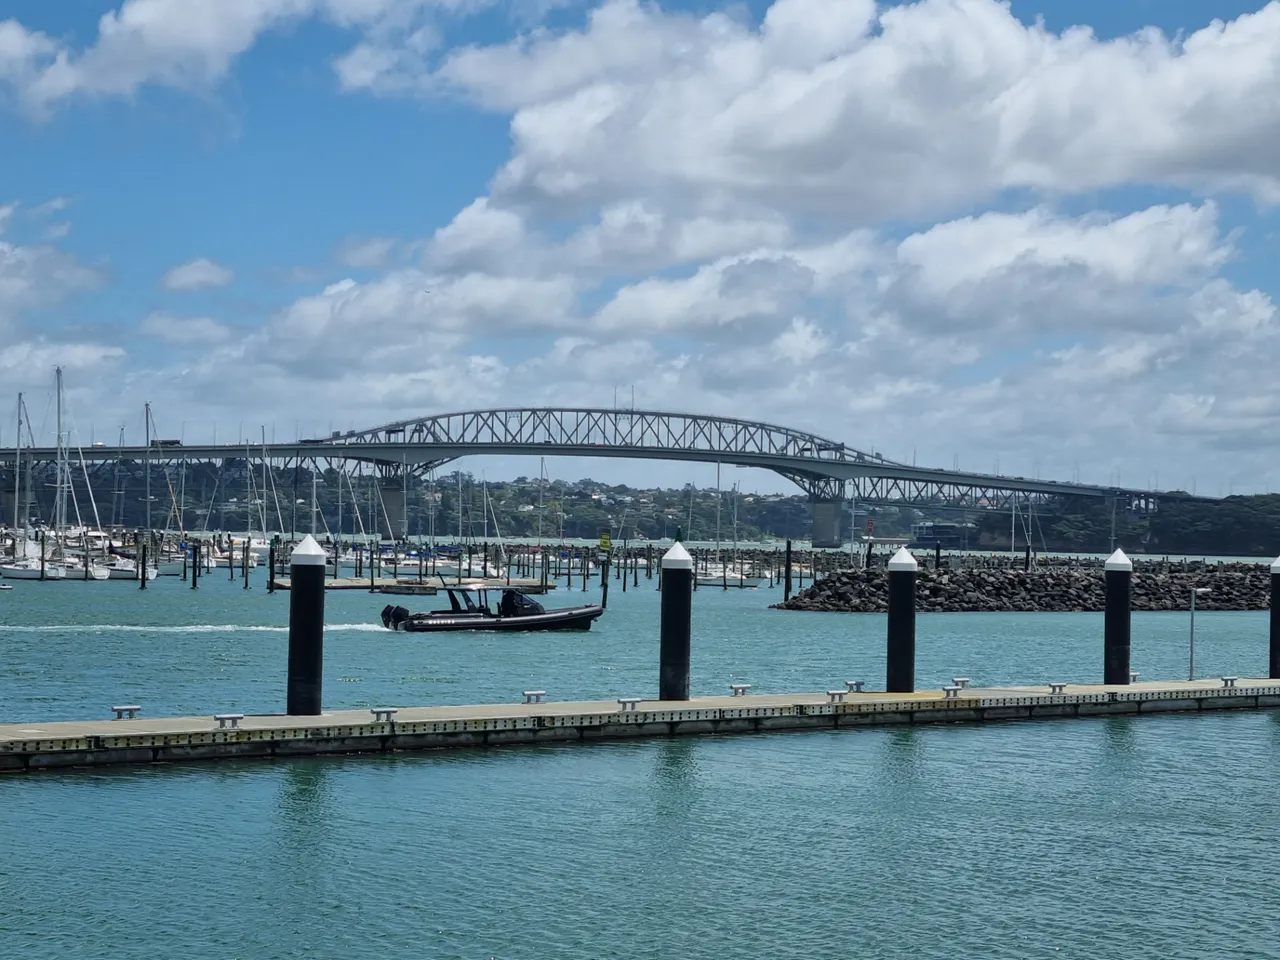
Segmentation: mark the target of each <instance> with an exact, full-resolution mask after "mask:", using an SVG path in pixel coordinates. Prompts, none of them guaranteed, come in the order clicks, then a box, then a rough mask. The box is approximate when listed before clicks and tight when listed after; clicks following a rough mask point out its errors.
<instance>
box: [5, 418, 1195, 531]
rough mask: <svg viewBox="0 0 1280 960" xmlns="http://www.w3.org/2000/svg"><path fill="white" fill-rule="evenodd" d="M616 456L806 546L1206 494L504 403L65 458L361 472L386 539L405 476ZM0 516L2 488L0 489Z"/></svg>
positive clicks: (798, 436) (764, 428)
mask: <svg viewBox="0 0 1280 960" xmlns="http://www.w3.org/2000/svg"><path fill="white" fill-rule="evenodd" d="M57 454H58V452H57V450H56V449H55V448H52V447H23V448H21V450H14V448H12V447H9V448H4V449H0V466H5V467H7V470H6V472H9V473H11V472H12V465H13V463H14V460H15V457H17V456H20V457H21V461H22V462H23V463H24V464H29V463H36V462H53V461H54V460H55V459H56V458H57ZM478 455H495V456H534V457H549V456H563V457H626V458H631V459H641V460H691V461H696V462H700V463H720V464H725V465H731V466H742V467H758V468H761V469H765V470H772V471H774V472H775V473H778V474H781V475H782V476H784V477H786V478H787V479H788V480H791V481H792V482H793V483H795V484H796V486H798V487H799V488H800V489H801V490H803V491H804V492H805V493H806V494H807V495H808V498H809V503H810V508H811V510H812V516H813V542H814V545H815V546H836V545H838V540H839V530H840V517H841V511H842V510H844V509H845V508H846V505H847V504H849V503H850V502H851V501H854V502H857V503H866V504H901V505H930V506H935V507H953V508H966V507H972V508H986V509H1009V508H1010V507H1011V506H1014V505H1017V506H1020V507H1021V506H1028V505H1030V506H1033V507H1034V505H1035V504H1037V503H1043V502H1045V501H1048V500H1051V499H1055V498H1059V497H1087V498H1093V499H1102V500H1105V501H1109V502H1110V503H1111V505H1112V507H1113V509H1114V508H1115V506H1116V504H1119V505H1120V507H1121V508H1122V509H1149V508H1151V507H1152V506H1154V504H1156V503H1157V502H1158V501H1161V500H1166V501H1167V500H1188V499H1209V498H1204V497H1192V496H1191V495H1189V494H1186V493H1181V492H1176V493H1169V492H1166V493H1160V492H1154V491H1151V490H1133V489H1125V488H1121V487H1111V486H1093V485H1090V484H1083V483H1066V482H1059V481H1052V480H1040V479H1028V478H1025V477H1009V476H997V475H992V474H983V473H968V472H963V471H959V470H943V469H935V468H932V467H917V466H914V465H911V464H904V463H898V462H895V461H893V460H889V459H886V458H885V457H881V456H880V455H879V454H877V453H868V452H865V451H862V450H857V449H854V448H852V447H850V446H847V445H846V444H844V443H842V442H840V441H837V440H830V439H827V438H825V437H819V436H815V435H814V434H812V433H807V432H805V431H802V430H794V429H791V428H789V427H782V426H777V425H775V424H769V423H758V422H755V421H751V420H740V419H734V418H729V417H714V416H702V415H698V414H691V413H671V412H661V411H654V410H632V409H622V410H619V409H589V408H565V409H552V408H544V407H537V408H532V407H530V408H516V409H503V410H472V411H467V412H463V413H444V414H438V415H435V416H427V417H422V418H419V419H416V420H402V421H399V422H397V423H389V424H384V425H383V426H379V427H373V428H371V429H368V430H348V431H345V432H342V431H338V432H334V433H332V434H331V435H330V436H327V437H323V438H316V439H309V440H298V441H294V442H291V443H270V444H266V443H252V442H241V443H235V444H192V445H183V444H179V443H177V442H175V441H171V440H164V439H154V440H151V441H150V442H149V443H148V444H146V445H143V446H110V447H108V446H100V445H94V446H91V447H83V448H80V447H77V448H75V450H74V452H73V453H72V456H73V457H74V459H76V460H77V461H78V460H79V459H80V458H81V457H83V458H84V459H85V460H86V461H99V462H104V461H106V462H109V461H114V460H121V461H131V462H135V463H136V462H143V463H146V464H150V465H161V464H165V465H172V464H177V463H181V462H183V461H186V462H188V463H190V462H201V461H203V462H224V463H225V462H227V461H233V460H234V461H245V460H249V461H251V462H253V463H255V464H256V463H261V462H263V461H266V462H270V463H273V464H277V465H284V466H286V467H287V466H289V465H292V464H303V463H309V464H313V465H316V466H321V465H322V466H330V465H333V464H335V463H351V462H355V463H362V464H370V465H372V466H373V467H374V468H375V469H376V470H377V473H378V476H379V478H380V487H381V493H382V498H383V503H384V508H385V512H386V522H387V526H388V528H389V531H390V532H393V533H394V532H398V531H399V530H400V528H401V527H402V526H403V523H404V517H405V499H404V498H405V494H404V489H405V487H404V478H405V474H406V472H408V473H411V474H420V475H425V474H426V473H427V472H429V471H431V470H435V469H438V468H439V467H441V466H443V465H445V464H448V463H450V462H452V461H455V460H459V459H461V458H463V457H467V456H478ZM6 488H7V490H8V491H9V492H8V493H7V499H8V506H9V510H11V509H12V499H13V493H12V489H13V485H12V484H11V483H10V484H6ZM6 515H7V514H6Z"/></svg>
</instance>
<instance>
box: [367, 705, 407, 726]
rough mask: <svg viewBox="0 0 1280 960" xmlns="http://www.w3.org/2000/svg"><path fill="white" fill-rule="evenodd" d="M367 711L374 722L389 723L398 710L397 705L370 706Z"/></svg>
mask: <svg viewBox="0 0 1280 960" xmlns="http://www.w3.org/2000/svg"><path fill="white" fill-rule="evenodd" d="M369 712H370V713H372V714H373V722H374V723H391V722H393V720H394V718H395V715H396V714H397V713H399V712H400V710H399V708H398V707H370V708H369Z"/></svg>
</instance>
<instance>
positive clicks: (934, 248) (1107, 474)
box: [0, 0, 1280, 494]
mask: <svg viewBox="0 0 1280 960" xmlns="http://www.w3.org/2000/svg"><path fill="white" fill-rule="evenodd" d="M3 18H7V19H3ZM1215 18H1217V19H1215ZM1278 201H1280V0H1277V2H1271V3H1268V4H1265V5H1262V4H1261V3H1260V0H1252V2H1250V0H1123V2H1116V0H1072V2H1071V3H1067V2H1064V0H1013V2H1012V3H1011V4H1010V3H997V2H995V0H919V2H915V3H902V4H894V3H875V2H873V0H774V2H772V3H770V2H768V0H747V2H737V3H722V2H718V0H662V2H651V3H650V2H639V0H603V2H599V0H592V2H580V0H124V2H121V0H64V2H60V3H56V4H54V3H49V2H48V0H4V3H3V5H2V6H0V417H2V418H3V420H0V440H2V441H3V443H5V444H6V445H7V444H10V443H12V437H13V433H14V426H13V419H12V413H11V412H10V413H5V412H4V411H6V410H7V411H12V409H13V405H14V398H15V397H16V394H17V392H18V391H19V390H25V391H27V392H28V406H29V408H30V410H31V414H32V416H33V419H34V420H35V421H36V424H35V426H36V429H37V432H40V431H43V434H44V437H45V438H46V439H47V438H48V437H49V436H51V433H52V427H51V425H50V417H49V409H50V408H49V398H50V394H51V385H52V377H53V373H52V371H53V366H54V365H55V364H61V365H62V366H63V367H64V368H65V370H66V376H67V381H68V387H69V394H70V402H71V409H72V413H73V416H74V419H75V424H76V428H77V430H78V432H79V435H80V436H81V437H82V438H83V439H84V440H85V441H87V440H88V439H90V438H91V437H92V438H96V439H109V440H114V439H115V437H116V436H117V434H118V432H119V430H120V428H121V427H124V428H125V430H126V438H127V439H130V438H131V439H134V440H137V439H139V438H140V437H141V430H142V407H143V403H144V402H145V401H150V402H151V403H152V404H153V407H154V409H155V417H156V420H157V422H158V424H159V427H160V432H161V433H162V434H166V435H175V436H176V435H178V434H181V435H182V436H184V437H185V438H187V439H188V440H189V441H194V440H210V439H212V438H213V436H214V432H215V430H216V431H217V437H218V439H219V440H232V439H235V438H236V437H237V436H246V435H252V436H254V437H257V436H259V435H260V432H261V430H262V428H263V427H265V429H266V432H267V434H268V436H269V438H270V437H271V436H274V437H276V438H277V439H292V438H293V437H294V436H296V435H299V434H300V435H303V436H306V435H316V434H322V433H324V432H326V431H328V430H329V429H349V428H358V427H361V426H372V425H375V424H377V423H381V422H385V421H389V420H395V419H401V418H407V417H412V416H416V415H420V414H427V413H435V412H444V411H449V410H463V409H472V408H480V407H491V406H521V405H564V406H592V405H600V406H606V407H607V406H612V405H613V403H614V401H615V396H616V397H617V399H618V402H619V403H623V404H630V403H631V397H632V391H633V390H634V396H635V403H636V406H638V407H644V408H657V409H681V410H689V411H695V412H707V413H720V414H730V415H734V416H742V417H747V418H752V419H761V420H767V421H771V422H776V423H782V424H786V425H791V426H797V427H803V428H807V429H811V430H813V431H815V432H817V433H820V434H823V435H826V436H830V437H833V438H835V439H839V440H843V441H845V442H847V443H850V444H852V445H854V446H859V447H862V448H864V449H869V450H870V449H874V450H877V451H879V452H881V453H883V454H884V455H885V456H889V457H895V458H898V459H903V460H908V461H909V460H911V459H912V458H913V457H914V458H915V459H916V461H917V462H918V463H920V464H929V465H938V466H954V465H957V464H958V465H959V466H960V467H962V468H966V469H972V470H982V471H988V470H994V469H996V467H997V464H998V465H999V469H1000V471H1001V472H1004V473H1010V474H1022V475H1026V476H1031V475H1033V474H1038V475H1040V476H1044V477H1054V478H1059V479H1075V478H1079V479H1081V480H1084V481H1093V482H1104V483H1105V482H1109V481H1110V482H1116V481H1118V482H1121V483H1123V484H1125V485H1127V486H1138V487H1147V486H1152V485H1156V486H1159V487H1166V488H1167V487H1184V488H1191V487H1192V486H1193V485H1194V486H1195V487H1196V489H1197V490H1198V491H1199V492H1201V493H1212V494H1218V493H1227V492H1228V491H1234V492H1237V493H1239V492H1253V491H1257V490H1271V489H1276V488H1280V469H1274V467H1275V459H1276V455H1277V452H1278V450H1280V431H1278V430H1277V428H1276V423H1277V415H1278V414H1280V384H1277V379H1276V375H1275V371H1276V366H1277V364H1276V361H1277V359H1278V357H1280V350H1278V346H1280V336H1278V331H1280V318H1278V317H1277V311H1276V306H1275V303H1274V298H1275V295H1276V293H1277V288H1278V283H1280V281H1278V280H1277V277H1276V272H1275V269H1274V264H1275V262H1276V254H1277V252H1278V246H1280V245H1278V243H1277V236H1276V229H1277V216H1276V204H1277V202H1278ZM471 466H473V467H474V466H479V464H472V465H471ZM549 467H550V468H551V470H552V472H553V474H556V475H568V476H572V477H577V476H583V475H586V474H593V475H595V476H598V477H605V478H610V479H613V478H622V477H624V476H625V477H630V478H632V479H637V480H647V479H652V480H658V481H661V482H673V483H678V482H682V481H683V480H696V481H699V482H702V481H704V480H705V479H706V471H705V470H699V469H698V468H696V467H691V466H688V465H667V466H665V467H660V466H656V465H648V466H632V467H629V468H628V467H625V466H623V465H621V464H614V463H611V462H605V463H596V464H581V463H570V464H565V463H561V464H559V465H556V464H549ZM486 470H487V471H488V472H489V473H490V475H494V476H496V475H511V474H515V473H536V471H537V465H536V464H534V465H533V466H532V468H531V467H530V465H529V464H528V463H524V462H515V463H506V464H504V463H501V462H498V463H489V464H488V465H487V466H486ZM733 479H742V480H743V483H744V486H746V487H748V488H751V487H755V488H759V489H767V488H777V489H785V488H786V487H787V484H786V483H785V481H777V480H771V479H770V478H769V477H768V476H767V475H761V476H755V475H753V476H751V477H750V478H746V477H735V478H733Z"/></svg>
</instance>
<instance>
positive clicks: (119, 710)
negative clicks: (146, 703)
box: [111, 704, 142, 720]
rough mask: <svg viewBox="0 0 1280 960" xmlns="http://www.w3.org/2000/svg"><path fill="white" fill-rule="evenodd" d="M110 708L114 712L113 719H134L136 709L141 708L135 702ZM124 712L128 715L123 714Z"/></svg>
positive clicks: (136, 716) (136, 714) (135, 717)
mask: <svg viewBox="0 0 1280 960" xmlns="http://www.w3.org/2000/svg"><path fill="white" fill-rule="evenodd" d="M111 709H112V710H114V711H115V713H116V715H115V717H114V718H113V719H115V720H126V719H127V720H136V719H137V718H138V711H139V710H141V709H142V708H141V707H140V706H138V705H137V704H129V705H127V706H123V707H112V708H111ZM126 713H127V714H128V715H129V716H128V717H126V716H125V714H126Z"/></svg>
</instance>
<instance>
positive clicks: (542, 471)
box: [538, 457, 547, 549]
mask: <svg viewBox="0 0 1280 960" xmlns="http://www.w3.org/2000/svg"><path fill="white" fill-rule="evenodd" d="M546 474H547V458H546V457H539V458H538V548H539V549H541V548H542V488H543V487H544V486H545V485H546Z"/></svg>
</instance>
